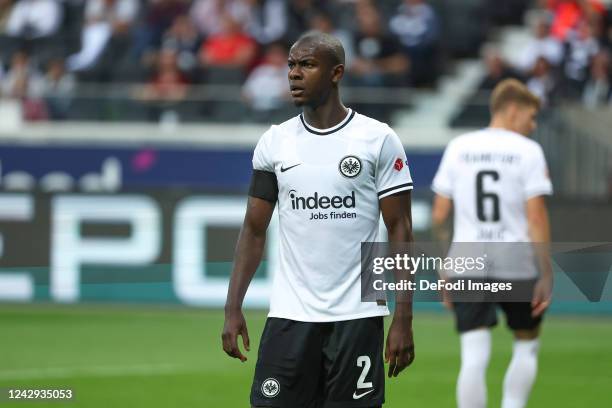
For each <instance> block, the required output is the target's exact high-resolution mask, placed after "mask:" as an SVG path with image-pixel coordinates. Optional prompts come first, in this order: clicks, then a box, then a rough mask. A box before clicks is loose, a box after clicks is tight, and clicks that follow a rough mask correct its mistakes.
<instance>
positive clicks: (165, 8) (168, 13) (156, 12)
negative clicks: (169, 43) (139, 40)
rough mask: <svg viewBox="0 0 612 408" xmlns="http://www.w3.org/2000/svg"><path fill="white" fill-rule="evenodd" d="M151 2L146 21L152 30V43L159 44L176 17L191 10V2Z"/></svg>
mask: <svg viewBox="0 0 612 408" xmlns="http://www.w3.org/2000/svg"><path fill="white" fill-rule="evenodd" d="M149 3H150V4H149V7H148V10H147V14H146V23H147V27H149V30H151V36H152V38H151V39H152V43H153V44H154V45H157V46H159V45H160V41H161V38H162V35H163V34H164V33H165V32H166V31H167V30H168V29H169V28H170V27H171V26H172V25H173V24H174V22H175V21H176V18H177V17H179V16H183V15H185V14H187V13H188V12H189V4H188V2H187V1H186V0H152V1H150V2H149Z"/></svg>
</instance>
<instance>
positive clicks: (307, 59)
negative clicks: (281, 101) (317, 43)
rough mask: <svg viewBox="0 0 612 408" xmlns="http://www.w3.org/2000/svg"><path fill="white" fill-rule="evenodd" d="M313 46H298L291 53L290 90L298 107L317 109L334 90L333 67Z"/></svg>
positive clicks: (289, 61) (289, 62)
mask: <svg viewBox="0 0 612 408" xmlns="http://www.w3.org/2000/svg"><path fill="white" fill-rule="evenodd" d="M322 54H323V53H322V52H320V51H317V49H316V48H315V47H313V46H311V45H308V44H305V45H301V44H296V45H294V46H293V47H292V48H291V51H289V59H288V61H287V63H288V65H289V89H290V90H291V98H292V99H293V103H294V104H295V105H296V106H310V107H317V106H319V105H321V104H322V103H324V102H325V100H326V99H327V97H328V96H329V94H330V92H331V89H332V77H333V67H330V64H329V63H328V62H327V61H326V59H325V55H322Z"/></svg>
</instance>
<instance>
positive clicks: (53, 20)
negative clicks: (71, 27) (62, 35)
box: [6, 0, 62, 39]
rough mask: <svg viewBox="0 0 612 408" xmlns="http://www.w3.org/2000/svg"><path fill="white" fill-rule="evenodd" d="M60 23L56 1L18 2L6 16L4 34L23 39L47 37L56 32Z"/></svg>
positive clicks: (60, 10) (59, 10)
mask: <svg viewBox="0 0 612 408" xmlns="http://www.w3.org/2000/svg"><path fill="white" fill-rule="evenodd" d="M61 22H62V8H61V6H60V4H59V2H58V0H20V1H17V2H16V3H15V5H14V6H13V9H12V10H11V13H10V15H9V16H8V20H7V22H6V33H7V34H8V35H10V36H12V37H20V38H24V39H34V38H42V37H49V36H51V35H53V34H55V33H56V32H57V30H58V28H59V27H60V24H61Z"/></svg>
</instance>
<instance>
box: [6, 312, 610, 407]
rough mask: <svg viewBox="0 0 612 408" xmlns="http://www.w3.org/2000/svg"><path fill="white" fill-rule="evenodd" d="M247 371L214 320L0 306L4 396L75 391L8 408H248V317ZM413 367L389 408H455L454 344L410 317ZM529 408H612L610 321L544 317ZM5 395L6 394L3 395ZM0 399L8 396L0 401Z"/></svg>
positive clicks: (255, 335)
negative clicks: (225, 345) (18, 391)
mask: <svg viewBox="0 0 612 408" xmlns="http://www.w3.org/2000/svg"><path fill="white" fill-rule="evenodd" d="M246 317H247V321H248V323H249V331H250V333H251V338H252V343H253V344H252V346H253V347H252V351H251V352H250V353H249V361H248V362H246V363H244V364H241V363H240V362H239V361H237V360H230V359H229V358H227V357H226V356H225V354H224V353H223V352H222V350H221V348H220V342H219V335H220V331H221V326H222V323H223V314H222V312H220V311H210V310H198V309H186V308H179V307H177V308H159V307H153V308H145V307H118V306H106V307H103V306H78V307H76V306H73V307H69V306H49V305H46V306H42V305H22V306H17V305H0V330H1V332H0V333H1V334H0V388H3V387H15V388H26V387H27V388H50V387H52V388H71V389H73V390H74V393H75V400H74V401H72V402H63V403H58V402H53V403H46V404H45V403H41V402H36V403H24V402H19V403H13V404H9V403H8V402H7V401H6V399H4V400H2V399H1V398H0V406H2V407H4V406H7V407H8V406H16V407H27V406H33V407H44V406H51V407H61V406H67V407H87V408H96V407H105V408H106V407H143V408H155V407H202V408H209V407H210V408H213V407H214V408H217V407H231V408H233V407H248V394H249V388H250V381H251V378H252V373H253V368H254V363H255V359H256V350H257V346H258V339H259V336H260V334H261V330H262V327H263V323H264V320H265V314H264V313H262V312H250V313H248V314H247V315H246ZM414 326H415V343H416V356H417V357H416V361H415V363H414V364H413V366H412V367H411V368H409V369H408V370H407V371H406V372H404V373H403V374H402V375H401V377H399V378H397V379H392V380H388V381H387V404H386V405H385V406H386V407H391V408H395V407H452V406H454V383H455V378H456V374H457V370H458V365H459V354H458V339H457V335H456V334H455V333H454V332H453V330H452V322H451V319H450V317H449V316H448V315H446V314H427V313H424V314H417V315H416V317H415V323H414ZM542 343H543V344H542V352H541V359H540V372H539V375H538V380H537V383H536V386H535V390H534V392H533V395H532V399H531V403H530V407H555V408H556V407H609V406H612V392H611V391H610V385H611V384H612V320H611V319H602V318H600V319H595V318H583V317H580V318H569V317H561V316H551V317H549V318H547V320H546V323H545V326H544V333H543V338H542ZM510 349H511V337H510V335H509V333H508V332H507V331H506V330H505V329H503V328H502V327H499V328H498V329H497V330H495V336H494V353H493V359H492V361H491V366H490V369H489V375H488V383H489V406H491V407H495V406H499V401H500V391H501V381H502V378H503V374H504V370H505V366H506V364H507V362H508V361H509V358H510ZM3 392H4V393H6V389H5V390H4V391H3ZM3 398H6V397H3Z"/></svg>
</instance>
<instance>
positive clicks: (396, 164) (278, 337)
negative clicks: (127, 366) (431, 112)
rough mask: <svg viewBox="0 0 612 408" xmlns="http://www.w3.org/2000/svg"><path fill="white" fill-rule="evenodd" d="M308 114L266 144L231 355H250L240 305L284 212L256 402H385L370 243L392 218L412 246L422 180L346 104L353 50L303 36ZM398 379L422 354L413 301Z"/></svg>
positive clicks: (396, 329) (233, 314)
mask: <svg viewBox="0 0 612 408" xmlns="http://www.w3.org/2000/svg"><path fill="white" fill-rule="evenodd" d="M288 65H289V74H288V77H289V87H290V90H291V97H292V99H293V101H294V103H295V105H297V106H300V107H302V114H300V115H299V116H296V117H294V118H292V119H289V120H288V121H286V122H284V123H282V124H280V125H278V126H272V127H271V128H270V129H269V130H268V131H267V132H266V133H264V135H263V136H262V137H261V139H260V140H259V142H258V144H257V147H256V148H255V153H254V156H253V176H252V181H251V186H250V190H249V198H248V204H247V211H246V215H245V220H244V224H243V227H242V230H241V232H240V236H239V239H238V243H237V247H236V254H235V263H234V269H233V271H232V277H231V280H230V285H229V290H228V295H227V303H226V306H225V325H224V328H223V334H222V340H223V349H224V350H225V352H226V353H227V354H228V355H230V356H231V357H235V358H238V359H240V360H242V361H245V360H246V357H245V356H244V354H243V352H242V351H241V350H240V348H239V346H238V336H242V342H243V346H244V348H245V349H246V350H247V351H248V350H249V335H248V331H247V325H246V322H245V319H244V316H243V313H242V310H241V307H242V301H243V299H244V296H245V293H246V291H247V288H248V286H249V283H250V281H251V278H252V277H253V274H254V273H255V269H256V268H257V266H258V265H259V262H260V260H261V257H262V252H263V250H264V243H265V239H266V230H267V228H268V224H269V222H270V218H271V217H272V213H273V211H274V207H275V206H276V205H278V213H279V220H280V222H279V226H280V267H279V269H278V271H276V274H275V276H274V282H273V286H272V295H271V299H270V312H269V314H268V319H267V321H266V325H265V328H264V331H263V334H262V337H261V344H260V347H259V353H258V359H257V364H256V368H255V376H254V380H253V385H252V389H251V404H252V406H254V407H280V408H294V407H380V406H382V404H383V402H384V377H385V374H384V363H383V341H384V333H383V316H385V315H387V314H388V313H389V311H388V309H387V306H386V304H384V303H382V302H362V301H361V283H360V252H361V242H368V241H375V240H376V236H377V231H378V222H379V217H380V214H381V213H382V217H383V221H384V223H385V225H386V228H387V231H388V236H389V241H390V242H410V241H412V227H411V221H412V220H411V211H410V190H412V180H411V176H410V172H409V170H408V166H407V163H406V155H405V152H404V149H403V147H402V145H401V143H400V140H399V138H398V137H397V135H396V134H395V133H394V132H393V130H392V129H391V128H390V127H389V126H388V125H386V124H384V123H380V122H378V121H376V120H374V119H371V118H368V117H366V116H363V115H360V114H359V113H357V112H355V111H353V110H351V109H349V108H346V107H345V106H344V105H343V104H342V102H341V100H340V93H339V86H340V81H341V79H342V76H343V74H344V49H343V48H342V45H341V44H340V42H339V41H338V40H337V39H336V38H335V37H333V36H330V35H328V34H323V33H319V32H311V33H307V34H305V35H303V36H302V37H301V38H300V39H299V40H298V41H297V42H296V43H295V44H294V45H293V46H292V48H291V50H290V53H289V58H288ZM384 359H385V360H386V361H387V362H389V370H388V375H389V376H390V377H391V376H397V375H398V374H399V373H400V372H401V371H402V370H403V369H404V368H406V367H407V366H408V365H410V364H411V363H412V361H413V359H414V345H413V335H412V305H411V303H410V302H408V301H406V302H400V303H398V304H397V306H396V309H395V313H394V316H393V320H392V323H391V325H390V328H389V332H388V335H387V341H386V349H385V351H384Z"/></svg>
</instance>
